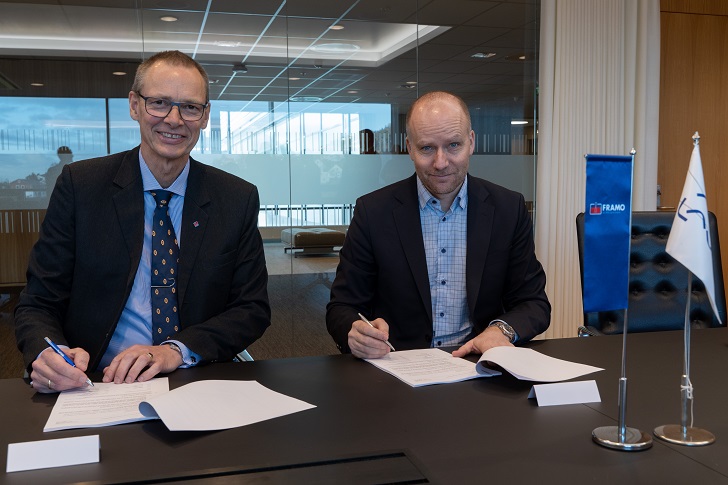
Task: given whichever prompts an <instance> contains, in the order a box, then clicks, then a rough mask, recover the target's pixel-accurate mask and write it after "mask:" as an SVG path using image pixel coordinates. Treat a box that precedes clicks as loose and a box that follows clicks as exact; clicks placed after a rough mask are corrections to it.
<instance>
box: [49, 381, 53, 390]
mask: <svg viewBox="0 0 728 485" xmlns="http://www.w3.org/2000/svg"><path fill="white" fill-rule="evenodd" d="M48 389H51V390H52V389H53V383H52V382H51V380H50V379H48Z"/></svg>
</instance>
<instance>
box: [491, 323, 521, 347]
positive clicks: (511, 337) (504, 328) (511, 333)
mask: <svg viewBox="0 0 728 485" xmlns="http://www.w3.org/2000/svg"><path fill="white" fill-rule="evenodd" d="M488 327H498V328H499V329H500V331H501V332H503V335H505V336H506V338H507V339H508V341H509V342H510V343H513V342H515V341H516V331H515V330H513V327H511V326H510V325H508V324H507V323H506V322H504V321H502V320H495V321H493V322H490V323H489V324H488Z"/></svg>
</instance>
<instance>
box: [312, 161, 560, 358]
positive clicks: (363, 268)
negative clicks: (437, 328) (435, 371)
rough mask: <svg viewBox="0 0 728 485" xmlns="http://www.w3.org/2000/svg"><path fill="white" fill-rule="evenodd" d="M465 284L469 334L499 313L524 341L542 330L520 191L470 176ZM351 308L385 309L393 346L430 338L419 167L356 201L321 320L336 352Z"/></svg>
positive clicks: (542, 300) (541, 299) (353, 316)
mask: <svg viewBox="0 0 728 485" xmlns="http://www.w3.org/2000/svg"><path fill="white" fill-rule="evenodd" d="M466 258H467V260H466V272H467V274H466V291H467V299H468V308H469V310H470V317H471V321H472V322H473V324H474V329H473V333H472V334H471V335H470V338H472V337H474V336H475V335H477V334H479V333H480V332H482V331H483V330H484V329H485V328H486V327H487V326H488V324H489V323H490V322H491V321H492V320H493V319H496V318H500V319H502V320H504V321H506V322H508V324H509V325H511V326H512V327H513V328H514V329H515V330H516V332H518V336H519V341H526V340H529V339H531V338H532V337H534V336H536V335H538V334H539V333H541V332H543V331H544V330H546V329H547V328H548V326H549V322H550V318H551V305H550V304H549V302H548V299H547V297H546V293H545V291H544V288H545V286H546V275H545V273H544V271H543V268H542V267H541V264H540V263H539V262H538V260H537V259H536V255H535V248H534V241H533V228H532V223H531V218H530V216H529V214H528V211H527V210H526V205H525V202H524V199H523V196H522V195H521V194H519V193H517V192H513V191H511V190H508V189H505V188H503V187H500V186H498V185H495V184H493V183H491V182H488V181H486V180H482V179H479V178H476V177H471V176H470V175H468V235H467V256H466ZM357 312H361V313H362V314H363V315H364V316H366V317H368V318H383V319H385V320H386V321H387V323H388V324H389V340H390V342H391V343H392V345H393V346H394V348H396V349H397V350H406V349H414V348H425V347H429V346H430V343H431V341H432V303H431V298H430V285H429V279H428V275H427V260H426V257H425V248H424V242H423V238H422V229H421V226H420V212H419V203H418V199H417V181H416V175H413V176H412V177H410V178H408V179H406V180H403V181H401V182H397V183H395V184H392V185H389V186H387V187H384V188H382V189H379V190H377V191H375V192H372V193H371V194H368V195H365V196H363V197H361V198H360V199H358V200H357V202H356V209H355V213H354V218H353V220H352V222H351V225H350V226H349V231H348V233H347V236H346V241H345V242H344V246H343V247H342V249H341V253H340V262H339V266H338V268H337V270H336V278H335V280H334V283H333V285H332V287H331V301H330V302H329V304H328V306H327V312H326V325H327V327H328V330H329V333H330V334H331V336H332V337H333V338H334V341H335V342H336V344H337V346H338V347H339V349H340V350H341V351H342V352H349V351H350V349H349V346H348V344H347V335H348V333H349V330H351V324H352V323H353V322H354V321H355V320H358V319H359V317H358V316H357Z"/></svg>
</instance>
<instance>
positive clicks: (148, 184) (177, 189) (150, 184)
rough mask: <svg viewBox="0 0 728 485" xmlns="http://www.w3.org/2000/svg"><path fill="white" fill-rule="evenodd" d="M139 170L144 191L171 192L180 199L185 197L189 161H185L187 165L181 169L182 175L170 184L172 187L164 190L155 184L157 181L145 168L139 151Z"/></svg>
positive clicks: (145, 165)
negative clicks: (160, 190) (158, 190)
mask: <svg viewBox="0 0 728 485" xmlns="http://www.w3.org/2000/svg"><path fill="white" fill-rule="evenodd" d="M139 168H140V169H141V171H142V183H143V185H144V191H145V192H148V191H150V190H155V189H162V190H168V191H170V192H172V193H173V194H176V195H179V196H181V197H184V196H185V192H186V191H187V177H188V176H189V174H190V159H189V158H188V159H187V163H185V168H183V169H182V173H180V174H179V175H178V176H177V178H176V179H175V181H174V182H172V185H170V186H169V187H167V188H166V189H165V188H163V187H162V186H161V185H159V182H157V179H156V178H155V177H154V174H153V173H152V171H151V170H149V167H148V166H147V162H146V161H145V160H144V157H143V156H142V151H141V150H139Z"/></svg>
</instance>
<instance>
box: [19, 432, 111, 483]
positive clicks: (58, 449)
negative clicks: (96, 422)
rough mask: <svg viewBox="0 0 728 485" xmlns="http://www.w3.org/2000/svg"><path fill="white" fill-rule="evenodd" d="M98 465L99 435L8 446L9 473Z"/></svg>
mask: <svg viewBox="0 0 728 485" xmlns="http://www.w3.org/2000/svg"><path fill="white" fill-rule="evenodd" d="M98 462H99V435H97V434H95V435H93V436H80V437H77V438H61V439H57V440H43V441H28V442H25V443H10V444H9V445H8V464H7V467H6V468H5V471H6V472H7V473H10V472H20V471H24V470H38V469H40V468H53V467H57V466H69V465H82V464H84V463H98Z"/></svg>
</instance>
